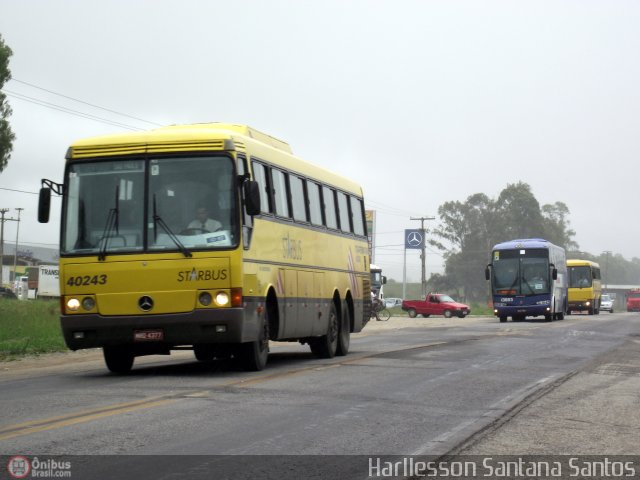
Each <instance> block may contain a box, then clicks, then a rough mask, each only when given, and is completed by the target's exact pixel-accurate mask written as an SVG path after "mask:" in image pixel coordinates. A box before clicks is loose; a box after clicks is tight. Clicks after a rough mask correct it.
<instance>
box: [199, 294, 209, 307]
mask: <svg viewBox="0 0 640 480" xmlns="http://www.w3.org/2000/svg"><path fill="white" fill-rule="evenodd" d="M212 300H213V299H212V298H211V294H210V293H209V292H202V293H201V294H200V296H199V297H198V301H199V302H200V305H204V306H205V307H208V306H209V305H211V301H212Z"/></svg>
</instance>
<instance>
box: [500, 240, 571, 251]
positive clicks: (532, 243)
mask: <svg viewBox="0 0 640 480" xmlns="http://www.w3.org/2000/svg"><path fill="white" fill-rule="evenodd" d="M550 247H556V245H554V244H553V243H551V242H549V241H548V240H545V239H544V238H520V239H515V240H507V241H506V242H502V243H498V244H496V245H495V246H494V247H493V249H494V250H511V249H514V248H550ZM558 248H559V247H558Z"/></svg>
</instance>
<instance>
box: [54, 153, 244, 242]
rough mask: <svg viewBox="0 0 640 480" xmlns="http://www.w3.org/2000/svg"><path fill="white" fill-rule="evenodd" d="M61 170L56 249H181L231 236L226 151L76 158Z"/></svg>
mask: <svg viewBox="0 0 640 480" xmlns="http://www.w3.org/2000/svg"><path fill="white" fill-rule="evenodd" d="M67 176H68V178H67V182H66V183H67V191H66V192H65V193H66V199H65V206H64V212H63V224H62V242H61V253H62V254H97V255H106V254H110V253H115V252H117V253H123V252H142V251H153V250H162V251H176V250H177V251H184V252H188V250H187V249H189V250H198V249H215V248H229V247H230V246H233V245H235V244H236V240H235V239H236V238H237V237H238V235H237V232H238V222H237V221H236V220H234V219H235V218H236V215H235V211H236V208H237V207H236V195H235V182H234V181H233V178H234V175H233V162H232V160H231V158H229V157H226V156H201V157H169V158H167V157H163V158H157V159H150V160H142V159H140V160H110V161H95V162H78V163H73V164H71V165H70V166H69V168H68V171H67Z"/></svg>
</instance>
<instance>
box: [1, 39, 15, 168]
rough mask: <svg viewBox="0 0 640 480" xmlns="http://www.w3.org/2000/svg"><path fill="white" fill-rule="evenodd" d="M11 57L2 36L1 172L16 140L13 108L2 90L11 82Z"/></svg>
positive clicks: (7, 161)
mask: <svg viewBox="0 0 640 480" xmlns="http://www.w3.org/2000/svg"><path fill="white" fill-rule="evenodd" d="M11 55H13V52H12V51H11V49H10V48H9V47H8V46H7V45H6V44H5V43H4V40H3V39H2V35H1V34H0V172H2V171H3V170H4V169H5V168H6V166H7V164H8V163H9V157H10V156H11V151H12V150H13V141H14V140H15V138H16V136H15V135H14V133H13V131H12V130H11V125H9V120H8V118H9V117H10V116H11V113H12V111H11V107H10V106H9V103H8V102H7V97H6V95H5V94H4V93H3V92H2V90H1V89H2V87H4V84H5V83H6V82H7V81H9V80H11V70H9V58H10V57H11Z"/></svg>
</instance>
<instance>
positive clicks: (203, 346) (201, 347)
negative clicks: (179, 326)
mask: <svg viewBox="0 0 640 480" xmlns="http://www.w3.org/2000/svg"><path fill="white" fill-rule="evenodd" d="M193 354H194V355H195V357H196V360H198V361H199V362H210V361H212V360H213V358H214V357H215V356H216V351H215V347H214V346H213V345H211V344H207V343H200V344H197V345H194V346H193Z"/></svg>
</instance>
